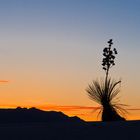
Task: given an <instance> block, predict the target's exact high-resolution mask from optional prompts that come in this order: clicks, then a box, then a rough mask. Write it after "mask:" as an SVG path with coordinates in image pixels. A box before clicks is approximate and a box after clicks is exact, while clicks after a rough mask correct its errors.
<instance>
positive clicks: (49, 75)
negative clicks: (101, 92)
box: [0, 0, 140, 107]
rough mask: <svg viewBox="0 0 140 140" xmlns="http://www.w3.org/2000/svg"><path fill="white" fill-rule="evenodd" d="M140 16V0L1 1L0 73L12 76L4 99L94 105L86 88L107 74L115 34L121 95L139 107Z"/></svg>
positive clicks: (115, 72)
mask: <svg viewBox="0 0 140 140" xmlns="http://www.w3.org/2000/svg"><path fill="white" fill-rule="evenodd" d="M139 16H140V1H139V0H116V1H115V0H0V64H1V69H0V73H1V75H0V77H1V79H6V80H10V81H11V83H9V85H7V86H6V87H3V89H1V92H3V93H4V94H3V95H2V97H3V100H2V101H1V102H2V103H3V104H6V102H7V101H6V100H7V99H8V101H9V102H11V104H12V103H15V102H16V103H17V104H19V105H20V104H21V105H26V104H31V103H32V102H33V103H34V104H39V103H40V102H43V103H46V102H48V103H52V104H59V105H60V104H63V105H72V104H73V105H89V106H90V105H94V103H92V101H89V99H88V97H87V95H86V93H85V88H86V86H87V85H88V83H90V82H91V80H93V79H96V78H97V77H102V76H104V72H103V70H102V67H101V59H102V49H103V48H104V47H105V46H106V45H107V43H106V42H107V41H108V39H110V38H113V39H114V47H116V48H117V49H118V51H119V55H118V56H117V59H116V66H115V67H114V68H113V69H112V70H111V74H112V75H113V76H114V77H117V78H120V77H121V78H122V79H123V84H122V85H123V86H124V87H123V86H122V96H123V98H122V99H123V100H124V101H125V102H126V103H128V104H130V105H131V104H133V105H134V106H135V107H140V104H139V99H140V96H139V92H140V89H139V82H140V80H139V79H140V76H139V71H140V64H139V60H140V56H139V52H140V47H139V46H140V40H139V37H140V27H139V26H140V18H139ZM17 87H18V88H17ZM132 92H133V94H132ZM11 93H12V94H11ZM19 93H21V94H19ZM50 93H51V94H50ZM21 97H22V100H21ZM33 98H34V101H32V102H30V101H31V100H32V99H33ZM38 98H39V100H38ZM27 100H29V101H27Z"/></svg>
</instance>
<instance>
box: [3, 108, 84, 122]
mask: <svg viewBox="0 0 140 140" xmlns="http://www.w3.org/2000/svg"><path fill="white" fill-rule="evenodd" d="M71 121H73V122H82V121H83V120H81V119H80V118H78V117H76V116H75V117H69V116H67V115H65V114H64V113H62V112H56V111H43V110H40V109H37V108H34V107H32V108H29V109H27V108H21V107H17V108H16V109H0V123H33V122H71ZM83 122H84V121H83Z"/></svg>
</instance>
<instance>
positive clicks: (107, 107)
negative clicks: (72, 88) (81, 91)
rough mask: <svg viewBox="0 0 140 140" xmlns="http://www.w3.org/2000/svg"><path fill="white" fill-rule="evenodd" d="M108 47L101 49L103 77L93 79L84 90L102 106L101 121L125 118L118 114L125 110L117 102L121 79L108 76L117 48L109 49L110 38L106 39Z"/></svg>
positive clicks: (110, 44)
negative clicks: (117, 79)
mask: <svg viewBox="0 0 140 140" xmlns="http://www.w3.org/2000/svg"><path fill="white" fill-rule="evenodd" d="M108 43H109V47H107V48H104V50H103V56H104V58H103V61H102V65H103V69H104V70H105V79H104V80H100V81H97V80H96V81H93V82H92V84H90V85H89V86H88V88H87V89H86V91H87V92H88V95H89V97H90V98H91V99H92V100H94V101H95V102H97V103H99V104H100V105H101V106H102V110H101V111H102V121H119V120H125V119H124V118H123V117H121V116H120V113H124V112H125V110H124V109H123V108H122V107H121V104H118V102H117V98H116V97H117V95H118V94H119V91H120V89H119V84H120V83H121V81H115V80H113V79H111V77H108V75H109V70H110V68H111V67H112V66H114V65H115V63H114V59H115V55H116V54H117V50H116V49H115V48H114V49H113V50H112V49H111V46H112V44H113V42H112V39H110V40H109V41H108Z"/></svg>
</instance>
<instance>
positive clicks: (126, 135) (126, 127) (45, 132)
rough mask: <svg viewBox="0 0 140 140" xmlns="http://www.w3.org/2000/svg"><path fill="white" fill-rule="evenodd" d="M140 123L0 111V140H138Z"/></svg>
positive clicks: (37, 111) (54, 113) (52, 112)
mask: <svg viewBox="0 0 140 140" xmlns="http://www.w3.org/2000/svg"><path fill="white" fill-rule="evenodd" d="M139 131H140V121H120V122H119V121H117V122H84V121H82V120H81V119H79V118H78V117H68V116H67V115H65V114H63V113H62V112H55V111H42V110H39V109H36V108H30V109H27V108H20V107H18V108H17V109H0V140H90V139H93V140H94V139H95V140H140V134H139Z"/></svg>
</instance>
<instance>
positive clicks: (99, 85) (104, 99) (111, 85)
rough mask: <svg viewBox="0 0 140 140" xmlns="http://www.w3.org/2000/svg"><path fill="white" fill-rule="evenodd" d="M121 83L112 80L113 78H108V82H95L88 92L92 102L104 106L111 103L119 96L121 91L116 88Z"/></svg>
mask: <svg viewBox="0 0 140 140" xmlns="http://www.w3.org/2000/svg"><path fill="white" fill-rule="evenodd" d="M120 83H121V81H117V82H116V81H115V80H111V78H108V79H107V81H106V82H105V81H103V80H101V81H93V82H92V84H91V85H89V86H88V88H87V89H86V91H87V92H88V95H89V97H90V98H91V99H92V100H94V101H96V102H97V103H99V104H101V105H104V104H106V103H111V102H112V101H113V100H114V99H115V97H116V96H117V95H118V93H119V92H120V89H119V88H116V86H117V85H118V84H120Z"/></svg>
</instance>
